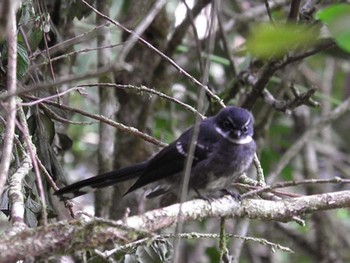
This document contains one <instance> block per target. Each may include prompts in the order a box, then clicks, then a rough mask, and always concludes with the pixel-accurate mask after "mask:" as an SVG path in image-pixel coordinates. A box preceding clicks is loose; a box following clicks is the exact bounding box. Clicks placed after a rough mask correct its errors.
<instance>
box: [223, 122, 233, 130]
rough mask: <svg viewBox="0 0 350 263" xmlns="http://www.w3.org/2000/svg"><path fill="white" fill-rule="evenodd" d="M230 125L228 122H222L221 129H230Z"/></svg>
mask: <svg viewBox="0 0 350 263" xmlns="http://www.w3.org/2000/svg"><path fill="white" fill-rule="evenodd" d="M231 126H232V125H231V123H230V122H229V121H224V122H223V123H222V127H223V128H224V129H230V128H231Z"/></svg>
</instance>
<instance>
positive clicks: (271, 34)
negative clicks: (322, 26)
mask: <svg viewBox="0 0 350 263" xmlns="http://www.w3.org/2000/svg"><path fill="white" fill-rule="evenodd" d="M316 41H317V31H316V30H315V29H314V28H308V27H306V26H301V25H292V24H285V25H270V24H261V25H256V26H254V27H253V29H252V32H251V35H250V37H249V38H248V39H247V49H248V51H249V52H251V53H252V55H253V56H255V57H258V58H261V59H270V58H282V57H283V56H285V55H286V54H288V52H292V51H294V52H295V51H298V50H302V49H305V48H308V47H311V46H313V45H314V44H315V42H316Z"/></svg>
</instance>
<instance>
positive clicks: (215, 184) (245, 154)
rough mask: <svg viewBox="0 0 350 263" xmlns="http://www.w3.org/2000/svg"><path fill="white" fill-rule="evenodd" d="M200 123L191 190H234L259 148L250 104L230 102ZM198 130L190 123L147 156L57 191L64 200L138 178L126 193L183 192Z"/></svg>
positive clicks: (203, 193) (201, 194)
mask: <svg viewBox="0 0 350 263" xmlns="http://www.w3.org/2000/svg"><path fill="white" fill-rule="evenodd" d="M198 125H199V132H198V137H197V140H196V141H195V148H194V154H193V162H192V167H191V171H190V176H189V184H188V189H189V192H190V191H191V192H193V193H195V194H197V196H198V197H200V198H206V194H210V193H215V192H222V193H232V192H231V191H230V190H229V188H230V185H231V184H232V183H233V182H235V181H237V180H238V178H239V176H240V175H241V174H243V173H245V172H246V171H247V170H248V169H249V167H250V165H251V164H252V162H253V158H254V154H255V151H256V144H255V141H254V139H253V134H254V129H253V125H254V118H253V115H252V114H251V113H250V112H249V111H248V110H246V109H243V108H240V107H236V106H227V107H225V108H223V109H221V110H220V111H219V112H218V113H217V114H216V115H214V116H211V117H208V118H206V119H204V120H202V121H200V123H199V124H198ZM193 130H194V126H192V127H190V128H188V129H187V130H186V131H185V132H184V133H182V135H180V136H179V138H178V139H176V140H175V141H173V142H172V143H170V144H169V145H168V146H166V147H165V148H163V149H162V150H161V151H159V152H158V153H157V154H155V155H154V156H153V157H151V158H150V159H148V160H146V161H143V162H140V163H137V164H134V165H131V166H127V167H124V168H121V169H117V170H114V171H111V172H107V173H104V174H100V175H97V176H94V177H91V178H88V179H85V180H82V181H78V182H76V183H73V184H71V185H68V186H65V187H63V188H61V189H59V190H58V191H56V192H55V195H57V196H58V197H59V198H60V199H62V200H65V199H72V198H75V197H77V196H81V195H84V194H86V193H87V192H91V191H93V190H96V189H98V188H103V187H107V186H111V185H114V184H117V183H120V182H123V181H127V180H131V179H136V178H137V179H136V181H135V183H134V184H133V185H132V186H131V187H130V188H129V189H128V190H127V191H126V192H125V193H124V196H125V195H127V194H129V193H131V192H133V191H135V190H137V189H139V188H144V187H147V186H148V188H149V193H148V194H147V196H146V197H147V198H154V197H157V196H160V195H163V194H165V193H169V192H170V193H173V194H175V195H176V196H178V197H179V193H180V192H181V186H182V177H183V176H182V174H183V170H184V166H185V162H186V158H187V155H188V154H187V153H188V150H189V148H190V144H191V141H192V135H193Z"/></svg>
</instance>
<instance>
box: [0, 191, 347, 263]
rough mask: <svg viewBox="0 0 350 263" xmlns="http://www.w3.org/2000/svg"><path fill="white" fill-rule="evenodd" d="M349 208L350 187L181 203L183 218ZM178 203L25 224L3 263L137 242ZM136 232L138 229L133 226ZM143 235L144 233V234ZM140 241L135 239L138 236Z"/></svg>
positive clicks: (0, 244) (169, 221) (6, 242)
mask: <svg viewBox="0 0 350 263" xmlns="http://www.w3.org/2000/svg"><path fill="white" fill-rule="evenodd" d="M344 207H350V191H341V192H333V193H325V194H317V195H310V196H303V197H297V198H290V199H286V200H279V201H269V200H261V199H244V200H243V201H241V202H239V201H235V200H233V199H232V198H231V197H229V196H225V197H223V198H220V199H217V200H215V201H212V202H211V203H209V202H208V201H205V200H193V201H189V202H186V203H183V204H182V208H181V211H182V214H181V220H183V221H193V220H203V219H206V218H211V217H215V218H219V217H227V218H230V217H242V218H250V219H259V220H269V221H282V222H288V221H291V220H293V219H292V218H293V217H295V216H299V215H304V214H308V213H312V212H315V211H320V210H329V209H336V208H344ZM178 211H179V204H175V205H171V206H168V207H165V208H160V209H156V210H153V211H149V212H146V213H144V214H142V215H139V216H131V217H128V218H125V219H123V220H119V221H108V220H101V219H97V218H94V219H91V220H88V221H87V220H84V219H79V220H71V221H61V222H58V223H54V224H49V225H47V226H45V227H38V228H35V229H26V230H23V231H22V232H20V233H18V234H17V235H7V236H3V237H2V239H1V240H0V263H2V262H14V261H17V260H21V259H30V258H33V257H37V256H39V257H45V256H53V255H57V254H69V253H73V252H74V251H78V250H84V249H92V248H96V247H99V246H106V245H109V244H110V243H111V242H113V243H124V242H125V241H126V240H128V241H132V240H133V238H132V236H136V235H135V233H137V232H138V231H148V232H155V231H158V230H161V229H164V228H167V227H170V226H172V225H173V224H174V223H176V220H177V218H178ZM132 230H134V231H135V233H133V232H134V231H132ZM142 235H143V236H144V233H143V234H142ZM134 240H135V239H134Z"/></svg>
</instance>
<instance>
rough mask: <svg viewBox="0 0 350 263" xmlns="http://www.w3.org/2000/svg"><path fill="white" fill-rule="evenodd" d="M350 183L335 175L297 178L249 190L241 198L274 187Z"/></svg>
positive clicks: (348, 180) (267, 190)
mask: <svg viewBox="0 0 350 263" xmlns="http://www.w3.org/2000/svg"><path fill="white" fill-rule="evenodd" d="M340 183H344V184H350V179H343V178H340V177H335V178H333V179H306V180H298V181H297V180H295V181H285V182H278V183H275V184H273V185H267V186H264V187H260V188H258V189H255V190H252V191H249V192H247V193H245V194H243V195H241V198H246V197H249V196H252V195H256V194H261V193H264V192H270V191H271V190H273V189H277V188H285V187H290V186H297V185H310V184H340Z"/></svg>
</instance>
